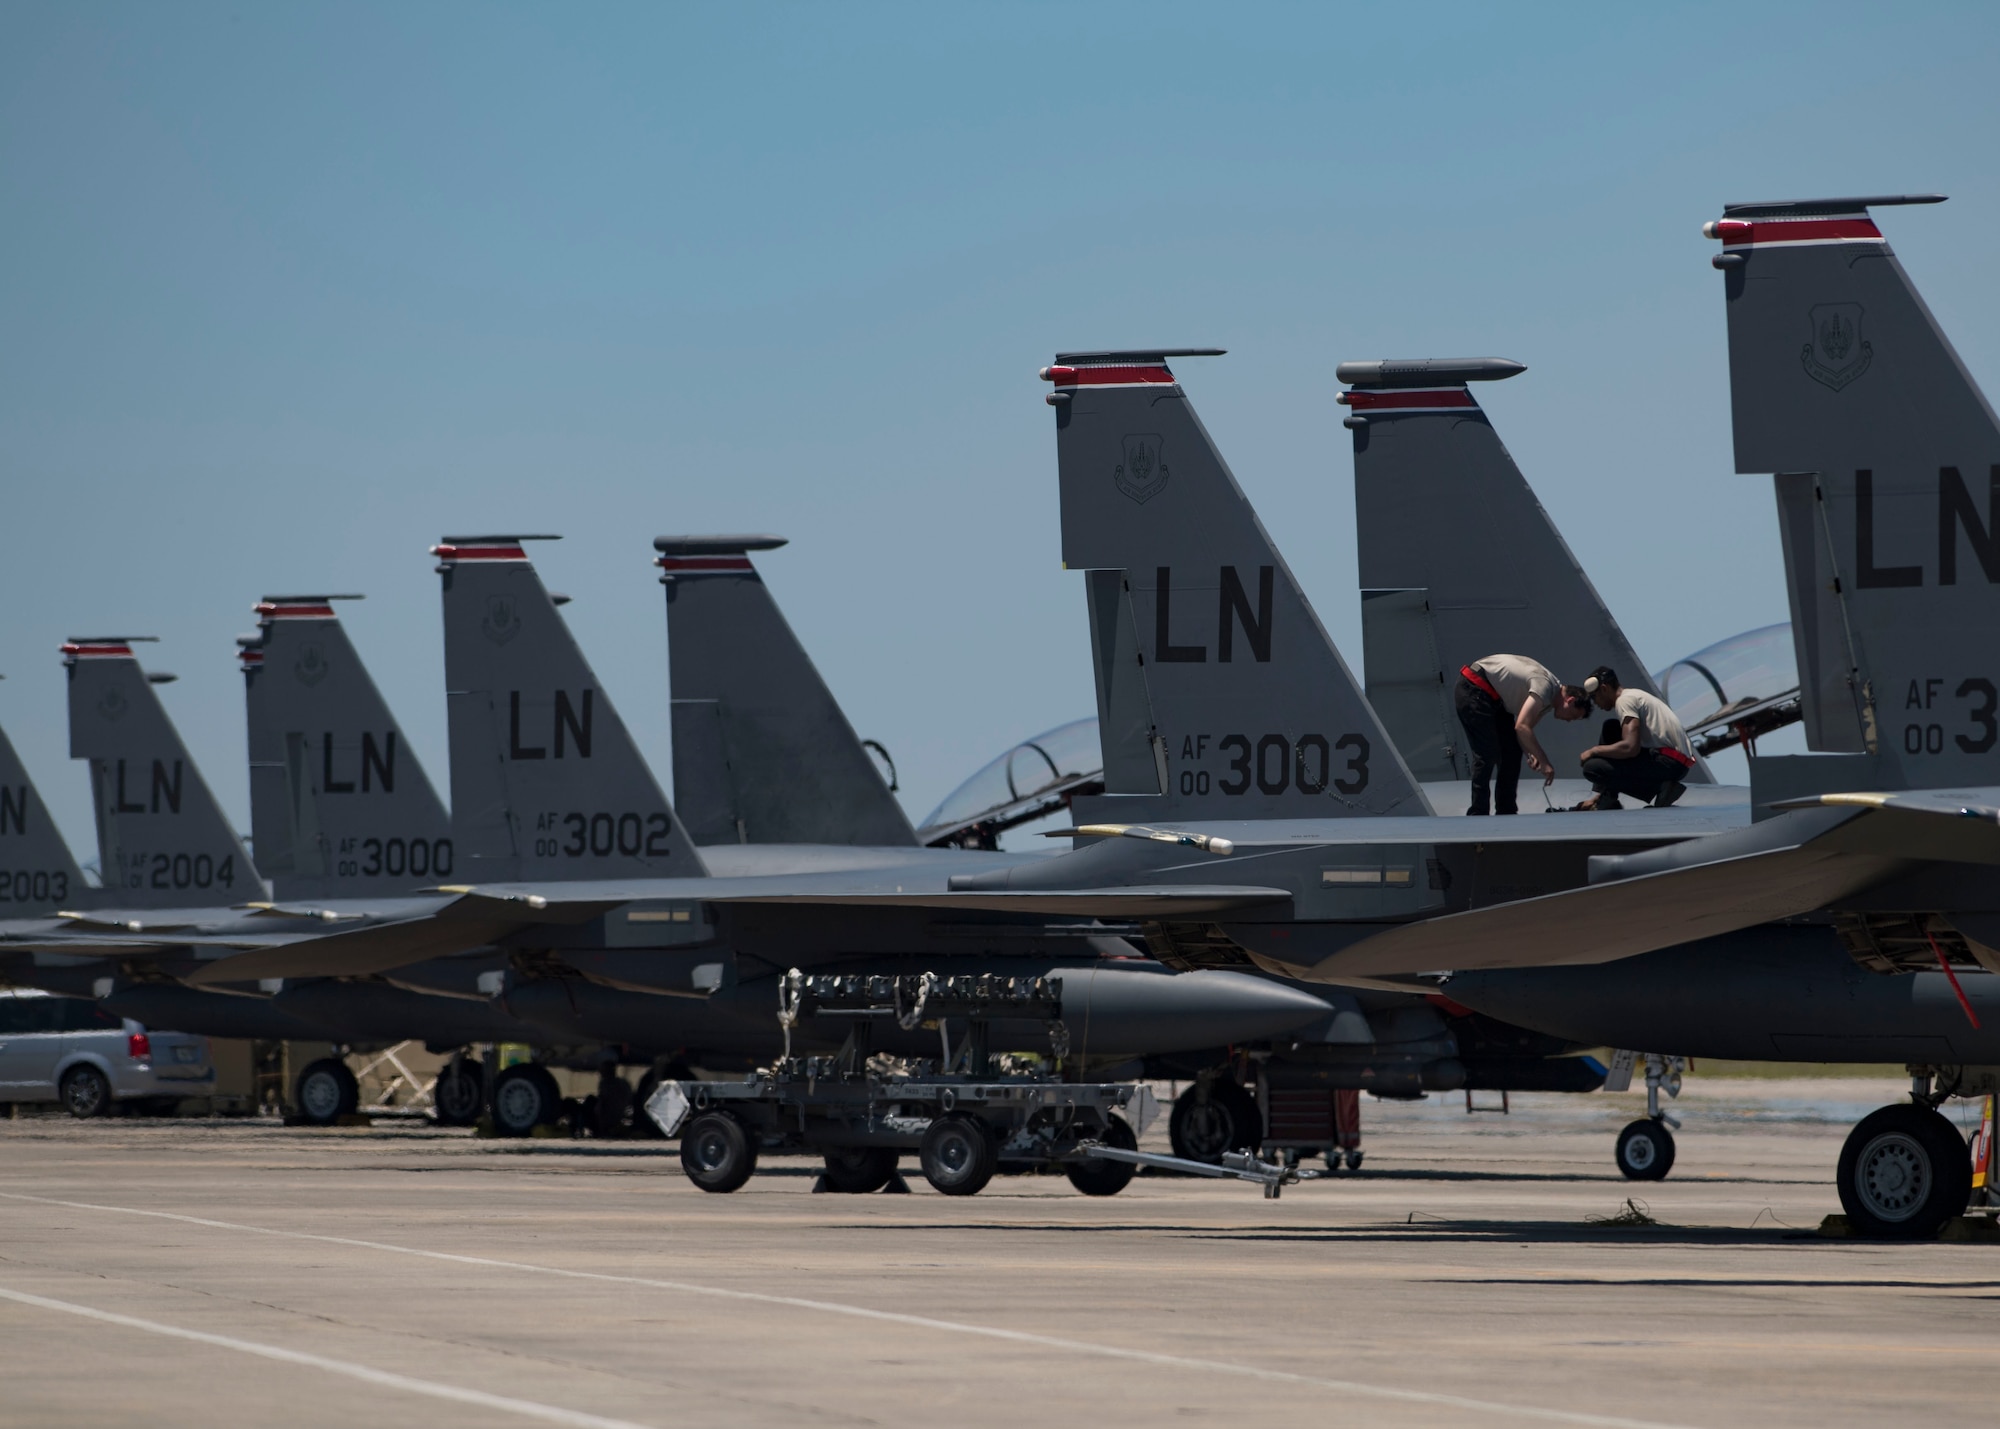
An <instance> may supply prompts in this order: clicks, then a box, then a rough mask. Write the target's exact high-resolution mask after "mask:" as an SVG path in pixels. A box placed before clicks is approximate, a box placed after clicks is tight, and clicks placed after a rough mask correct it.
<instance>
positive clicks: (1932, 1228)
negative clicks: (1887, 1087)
mask: <svg viewBox="0 0 2000 1429" xmlns="http://www.w3.org/2000/svg"><path fill="white" fill-rule="evenodd" d="M1839 1186H1840V1204H1841V1208H1842V1209H1843V1210H1845V1211H1846V1212H1847V1220H1848V1224H1850V1225H1851V1226H1853V1227H1854V1230H1855V1232H1856V1233H1857V1234H1859V1235H1861V1236H1864V1237H1867V1238H1868V1239H1870V1240H1929V1239H1930V1238H1931V1237H1932V1236H1935V1235H1936V1234H1937V1233H1938V1232H1939V1231H1940V1230H1942V1229H1943V1228H1944V1223H1945V1222H1946V1221H1948V1220H1950V1219H1951V1218H1952V1217H1954V1216H1959V1215H1963V1214H1964V1213H1965V1206H1966V1202H1967V1201H1968V1200H1970V1199H1971V1196H1972V1163H1971V1161H1970V1159H1969V1158H1968V1157H1967V1155H1966V1151H1965V1143H1964V1142H1963V1141H1962V1140H1960V1139H1959V1135H1958V1130H1957V1128H1955V1127H1954V1126H1952V1124H1951V1122H1950V1121H1949V1120H1948V1119H1946V1118H1945V1117H1943V1116H1941V1115H1939V1114H1938V1113H1937V1112H1935V1111H1932V1110H1931V1109H1930V1108H1929V1107H1921V1106H1916V1105H1914V1104H1908V1103H1905V1104H1901V1105H1897V1106H1885V1107H1883V1108H1881V1109H1880V1110H1879V1111H1872V1112H1870V1113H1869V1114H1868V1115H1867V1116H1864V1117H1863V1118H1861V1120H1860V1122H1858V1123H1857V1124H1856V1125H1855V1128H1854V1130H1853V1131H1851V1132H1849V1133H1848V1134H1847V1141H1846V1144H1845V1145H1843V1146H1842V1147H1841V1148H1840V1170H1839Z"/></svg>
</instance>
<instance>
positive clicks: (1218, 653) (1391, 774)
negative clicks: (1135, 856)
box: [1043, 348, 1430, 818]
mask: <svg viewBox="0 0 2000 1429" xmlns="http://www.w3.org/2000/svg"><path fill="white" fill-rule="evenodd" d="M1204 355H1213V354H1212V352H1206V351H1205V352H1192V351H1183V352H1170V351H1163V350H1161V349H1159V348H1152V349H1148V350H1145V351H1139V352H1099V353H1064V354H1059V355H1058V356H1057V358H1056V364H1055V366H1053V367H1050V368H1047V369H1045V370H1044V372H1043V376H1044V378H1046V379H1047V380H1048V381H1050V382H1052V383H1054V385H1055V390H1054V391H1052V392H1051V393H1050V394H1049V401H1050V403H1051V404H1052V405H1053V406H1054V407H1055V409H1056V455H1057V462H1058V466H1059V468H1060V471H1061V482H1062V543H1063V545H1062V549H1063V564H1064V565H1065V566H1067V567H1068V568H1070V569H1071V570H1087V571H1093V572H1094V571H1116V572H1122V573H1123V574H1122V576H1121V577H1119V578H1118V582H1117V584H1116V585H1111V584H1106V583H1105V582H1104V581H1103V580H1102V579H1100V578H1093V579H1092V581H1091V582H1090V584H1089V596H1088V599H1089V608H1090V611H1091V618H1092V642H1091V643H1092V648H1093V650H1094V652H1095V653H1096V656H1097V659H1098V661H1099V664H1100V668H1099V670H1098V672H1097V688H1098V694H1099V700H1100V704H1103V703H1104V702H1105V701H1107V700H1109V701H1110V702H1111V705H1110V707H1109V708H1100V710H1099V717H1100V720H1101V722H1102V724H1101V727H1102V729H1103V731H1104V732H1105V734H1106V735H1107V736H1111V735H1112V734H1113V733H1114V732H1115V731H1120V730H1123V731H1126V732H1127V735H1128V738H1129V736H1130V734H1131V733H1133V732H1135V731H1136V730H1137V729H1139V728H1140V727H1141V726H1143V725H1146V724H1148V723H1149V722H1150V725H1151V729H1150V732H1149V734H1148V736H1147V746H1146V747H1140V748H1136V749H1113V748H1109V747H1107V749H1106V751H1105V765H1106V769H1107V771H1112V770H1119V771H1124V773H1125V776H1126V778H1127V781H1128V782H1126V783H1124V784H1123V785H1120V784H1117V783H1108V786H1107V787H1108V792H1110V793H1142V794H1143V793H1153V792H1159V793H1162V794H1163V796H1164V797H1163V800H1162V803H1161V805H1160V811H1159V813H1158V814H1157V815H1149V817H1181V818H1189V817H1209V818H1215V817H1226V818H1310V817H1327V816H1331V815H1346V814H1387V813H1428V812H1430V809H1429V806H1428V804H1427V803H1426V802H1425V800H1424V796H1423V792H1422V790H1421V789H1419V788H1418V787H1417V783H1416V780H1415V779H1414V778H1412V777H1411V774H1410V771H1409V769H1408V767H1407V766H1406V765H1405V764H1404V762H1403V758H1402V756H1401V755H1400V754H1399V753H1398V752H1397V750H1396V746H1395V744H1394V743H1393V742H1392V741H1391V740H1390V738H1389V736H1388V734H1387V732H1386V731H1385V730H1384V729H1383V727H1382V725H1381V723H1380V722H1379V721H1378V720H1377V719H1376V717H1375V712H1374V711H1373V710H1372V709H1370V708H1369V705H1368V702H1367V700H1366V699H1365V698H1363V696H1362V693H1361V690H1360V687H1359V686H1358V685H1357V684H1356V682H1355V680H1354V677H1353V675H1352V674H1351V673H1350V672H1349V670H1348V668H1347V664H1346V662H1345V661H1343V660H1342V659H1341V657H1340V652H1339V651H1338V650H1336V649H1335V648H1334V644H1333V641H1332V640H1331V639H1330V638H1329V637H1328V635H1327V633H1326V629H1325V627H1324V626H1322V625H1321V624H1320V621H1319V617H1318V615H1317V614H1315V613H1314V611H1313V608H1312V606H1311V604H1310V603H1309V602H1308V601H1307V600H1306V597H1305V593H1304V592H1303V591H1302V590H1300V588H1299V585H1298V582H1297V581H1296V580H1295V579H1293V576H1292V573H1291V570H1290V569H1289V568H1288V567H1287V566H1286V565H1285V562H1284V558H1283V557H1282V556H1280V555H1279V554H1278V552H1277V549H1276V548H1275V547H1274V546H1273V545H1272V543H1271V538H1270V537H1269V535H1267V534H1266V533H1265V531H1264V527H1263V524H1262V523H1261V522H1259V521H1258V519H1257V514H1256V512H1255V511H1254V510H1252V509H1251V506H1250V503H1249V501H1248V500H1246V499H1245V497H1244V495H1243V492H1242V489H1241V488H1240V487H1238V486H1237V484H1236V478H1235V477H1234V476H1232V475H1231V474H1230V471H1229V468H1228V466H1227V465H1226V464H1225V463H1224V462H1223V460H1222V456H1221V453H1219V452H1218V451H1217V450H1216V449H1215V444H1214V443H1213V442H1212V441H1210V440H1209V436H1208V433H1207V431H1206V430H1204V429H1203V427H1202V425H1201V422H1200V420H1199V419H1198V418H1197V417H1196V416H1195V413H1194V408H1193V406H1192V404H1190V403H1189V401H1188V400H1187V397H1186V395H1185V394H1184V393H1183V392H1182V390H1181V387H1180V384H1179V382H1178V381H1177V380H1176V379H1175V377H1174V375H1173V373H1172V372H1171V371H1170V370H1169V369H1168V367H1167V359H1168V358H1170V357H1176V356H1204ZM1135 644H1136V648H1132V647H1133V646H1134V645H1135ZM1108 659H1116V660H1120V661H1123V660H1129V661H1130V662H1131V664H1132V665H1133V666H1134V667H1135V669H1133V670H1125V669H1122V668H1104V667H1103V666H1104V662H1105V661H1106V660H1108ZM1140 670H1143V679H1141V678H1139V671H1140ZM1161 775H1164V779H1165V788H1164V789H1160V788H1159V787H1158V783H1159V776H1161Z"/></svg>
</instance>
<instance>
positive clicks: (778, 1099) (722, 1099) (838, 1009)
mask: <svg viewBox="0 0 2000 1429" xmlns="http://www.w3.org/2000/svg"><path fill="white" fill-rule="evenodd" d="M814 1015H822V1016H835V1017H845V1018H848V1019H850V1021H849V1031H848V1035H847V1039H846V1041H845V1042H844V1043H843V1045H842V1046H841V1049H840V1051H839V1052H838V1053H836V1054H835V1055H833V1056H830V1057H794V1056H792V1055H790V1053H791V1033H792V1029H793V1028H794V1027H796V1026H797V1025H798V1023H799V1020H800V1019H801V1018H804V1017H808V1016H814ZM886 1017H893V1018H895V1019H896V1022H897V1025H898V1026H899V1027H901V1028H903V1029H904V1030H906V1031H909V1030H914V1029H916V1028H918V1027H922V1026H927V1025H935V1026H936V1027H937V1029H938V1035H939V1042H940V1052H941V1055H940V1057H939V1059H938V1060H937V1061H936V1062H935V1063H933V1062H930V1061H928V1060H925V1061H918V1062H914V1063H909V1062H906V1063H902V1064H900V1065H893V1066H891V1065H884V1064H883V1062H882V1061H877V1062H875V1063H873V1064H871V1057H872V1056H873V1050H872V1049H873V1045H874V1029H875V1028H876V1026H877V1025H879V1023H880V1021H881V1019H883V1018H886ZM998 1017H1004V1018H1008V1019H1013V1020H1020V1019H1025V1018H1040V1019H1042V1020H1044V1021H1046V1022H1047V1023H1049V1025H1050V1044H1051V1046H1052V1047H1053V1048H1054V1049H1055V1052H1056V1056H1057V1064H1058V1067H1059V1066H1060V1062H1061V1059H1062V1057H1063V1056H1064V1055H1065V1054H1066V1048H1067V1042H1068V1038H1067V1036H1066V1033H1065V1031H1064V1028H1063V1024H1062V1003H1061V991H1060V987H1059V985H1058V984H1056V983H1054V982H1051V981H1050V980H1049V979H1047V978H1041V977H1000V976H996V975H993V974H979V975H977V976H958V977H939V976H937V975H936V974H934V973H923V974H910V975H903V976H889V975H880V974H876V975H852V974H850V975H834V976H818V977H808V976H806V975H805V974H803V973H801V972H799V971H798V970H797V969H796V968H795V969H793V970H792V971H791V972H790V973H788V974H787V975H786V976H785V978H784V980H783V982H782V984H781V993H780V1007H779V1013H778V1021H779V1024H780V1025H781V1026H782V1027H783V1029H784V1032H785V1046H786V1055H785V1056H784V1057H782V1058H781V1059H780V1060H779V1061H778V1062H777V1063H776V1064H774V1065H773V1066H771V1067H768V1068H763V1069H760V1070H758V1071H756V1072H754V1073H752V1074H751V1075H750V1076H748V1077H746V1078H744V1079H743V1080H742V1081H735V1082H685V1081H674V1082H662V1083H661V1084H660V1086H659V1088H658V1089H657V1090H656V1091H655V1092H654V1093H653V1095H652V1096H651V1097H650V1098H649V1099H648V1100H647V1103H646V1112H647V1114H648V1115H649V1116H651V1117H652V1118H653V1120H654V1121H655V1122H656V1123H657V1124H658V1125H659V1127H660V1129H661V1131H663V1132H665V1133H666V1134H667V1135H668V1136H670V1137H671V1136H679V1137H680V1142H681V1167H682V1169H683V1170H685V1171H686V1172H687V1176H688V1179H689V1180H690V1181H693V1182H694V1184H695V1185H697V1186H699V1187H700V1188H701V1189H702V1190H704V1191H716V1192H725V1191H734V1190H737V1189H739V1188H740V1187H741V1186H743V1185H744V1184H745V1183H746V1182H747V1181H749V1179H750V1177H751V1176H752V1175H753V1174H755V1172H756V1169H757V1158H758V1155H759V1154H760V1153H761V1152H801V1151H803V1152H816V1153H818V1154H819V1155H821V1156H822V1157H824V1158H825V1162H826V1166H825V1170H824V1171H823V1173H822V1174H821V1177H820V1181H819V1183H818V1185H817V1186H816V1187H815V1189H816V1190H826V1191H840V1192H849V1193H862V1192H868V1191H879V1190H883V1189H885V1188H901V1178H900V1177H899V1175H898V1173H897V1170H896V1163H897V1161H898V1159H899V1158H900V1157H901V1156H902V1154H903V1153H905V1152H909V1151H914V1152H916V1153H917V1158H918V1164H919V1165H920V1166H921V1168H922V1170H923V1174H924V1179H925V1180H927V1181H929V1182H930V1184H931V1185H932V1187H933V1188H935V1189H936V1190H938V1191H939V1192H941V1193H943V1194H944V1195H947V1196H970V1195H975V1194H977V1193H978V1192H979V1191H980V1190H982V1189H983V1188H984V1187H985V1186H986V1184H987V1182H988V1181H990V1180H992V1178H993V1176H994V1174H995V1173H996V1172H998V1171H1000V1170H1002V1169H1012V1170H1023V1171H1025V1170H1031V1169H1040V1168H1054V1167H1060V1168H1061V1170H1062V1171H1063V1173H1064V1174H1065V1175H1066V1176H1068V1178H1069V1180H1070V1184H1071V1185H1073V1186H1075V1187H1076V1189H1077V1190H1079V1191H1081V1192H1083V1193H1084V1194H1085V1195H1088V1196H1115V1195H1116V1194H1118V1192H1120V1191H1122V1190H1124V1189H1125V1187H1126V1185H1127V1183H1129V1182H1130V1181H1131V1179H1132V1177H1133V1175H1134V1174H1135V1173H1136V1172H1137V1171H1138V1168H1139V1167H1141V1166H1146V1165H1158V1166H1161V1167H1166V1168H1172V1169H1177V1170H1187V1171H1192V1172H1194V1173H1195V1174H1199V1175H1204V1176H1218V1175H1220V1176H1230V1177H1235V1178H1238V1179H1243V1180H1249V1181H1255V1182H1257V1183H1259V1184H1261V1185H1263V1186H1265V1188H1266V1194H1267V1195H1275V1194H1276V1193H1277V1188H1278V1186H1280V1185H1282V1184H1288V1183H1290V1182H1292V1181H1296V1180H1299V1179H1302V1177H1304V1176H1309V1175H1310V1174H1311V1173H1309V1172H1306V1173H1301V1172H1299V1171H1297V1170H1296V1169H1292V1168H1285V1167H1280V1166H1273V1165H1270V1164H1268V1163H1264V1162H1259V1161H1255V1160H1254V1159H1251V1158H1242V1157H1232V1158H1230V1161H1231V1163H1232V1164H1229V1165H1226V1166H1222V1167H1217V1166H1210V1165H1207V1164H1204V1163H1199V1162H1184V1161H1182V1160H1180V1159H1179V1158H1177V1157H1172V1156H1158V1155H1153V1154H1150V1153H1146V1152H1141V1151H1139V1150H1138V1138H1139V1136H1141V1135H1143V1134H1144V1133H1145V1131H1146V1129H1147V1127H1148V1126H1150V1125H1151V1124H1152V1121H1153V1119H1154V1117H1155V1116H1156V1115H1157V1114H1158V1110H1159V1107H1158V1103H1157V1102H1156V1101H1155V1100H1154V1097H1153V1093H1152V1090H1151V1088H1149V1087H1147V1086H1145V1085H1144V1084H1143V1083H1137V1082H1080V1081H1067V1080H1064V1079H1062V1077H1061V1076H1060V1075H1057V1074H1051V1073H1048V1072H1041V1071H1016V1070H1000V1069H997V1068H996V1067H995V1065H994V1057H993V1054H992V1051H991V1047H990V1040H989V1030H990V1024H991V1021H992V1019H994V1018H998ZM954 1023H957V1024H959V1025H960V1026H962V1027H963V1029H964V1035H963V1037H962V1039H961V1040H960V1041H959V1042H958V1043H957V1044H956V1045H954V1044H953V1042H952V1030H953V1024H954ZM1114 1113H1115V1114H1114ZM1238 1161H1240V1162H1242V1163H1243V1164H1240V1165H1238V1164H1233V1163H1235V1162H1238Z"/></svg>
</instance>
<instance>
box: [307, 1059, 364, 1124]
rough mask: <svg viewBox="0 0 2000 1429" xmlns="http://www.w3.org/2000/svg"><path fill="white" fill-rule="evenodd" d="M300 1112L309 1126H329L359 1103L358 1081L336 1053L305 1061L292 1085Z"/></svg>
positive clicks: (359, 1085)
mask: <svg viewBox="0 0 2000 1429" xmlns="http://www.w3.org/2000/svg"><path fill="white" fill-rule="evenodd" d="M292 1100H293V1101H295V1102H296V1103H297V1104H298V1108H299V1115H300V1116H301V1117H303V1118H304V1119H305V1121H306V1123H307V1124H308V1125H311V1126H332V1125H334V1123H336V1122H338V1121H339V1120H340V1119H341V1118H342V1117H343V1116H352V1115H353V1114H354V1109H355V1108H356V1107H357V1106H359V1105H360V1104H361V1084H360V1083H359V1082H357V1081H355V1080H354V1073H352V1072H350V1071H349V1070H348V1069H347V1063H345V1062H343V1061H341V1060H340V1058H338V1057H322V1058H320V1059H319V1060H318V1061H317V1062H308V1063H307V1064H306V1069H305V1070H304V1071H303V1072H300V1073H299V1079H298V1081H297V1082H295V1083H294V1084H293V1086H292Z"/></svg>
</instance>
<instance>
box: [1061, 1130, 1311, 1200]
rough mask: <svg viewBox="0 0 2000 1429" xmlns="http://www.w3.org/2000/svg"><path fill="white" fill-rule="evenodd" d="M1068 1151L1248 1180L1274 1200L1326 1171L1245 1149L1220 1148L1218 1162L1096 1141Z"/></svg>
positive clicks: (1084, 1156) (1083, 1156)
mask: <svg viewBox="0 0 2000 1429" xmlns="http://www.w3.org/2000/svg"><path fill="white" fill-rule="evenodd" d="M1071 1154H1072V1155H1074V1156H1075V1157H1076V1158H1077V1159H1078V1160H1086V1159H1087V1160H1091V1161H1127V1162H1130V1163H1131V1164H1132V1165H1134V1166H1156V1167H1158V1168H1159V1169H1160V1170H1162V1171H1180V1172H1183V1173H1185V1174H1186V1175H1189V1176H1213V1177H1216V1178H1218V1179H1221V1180H1225V1181H1250V1182H1254V1183H1255V1184H1257V1185H1259V1186H1262V1187H1263V1188H1264V1199H1265V1200H1267V1201H1275V1200H1277V1199H1278V1193H1279V1192H1280V1191H1282V1190H1283V1189H1284V1188H1285V1187H1287V1186H1295V1185H1297V1184H1298V1183H1299V1182H1301V1181H1317V1180H1318V1179H1319V1178H1320V1177H1322V1176H1324V1175H1326V1172H1324V1171H1320V1170H1317V1169H1315V1168H1313V1167H1310V1166H1308V1167H1298V1166H1286V1165H1283V1164H1281V1163H1278V1162H1274V1161H1265V1160H1263V1159H1261V1158H1260V1157H1258V1156H1255V1155H1253V1154H1252V1153H1250V1152H1248V1151H1225V1152H1223V1153H1222V1164H1221V1165H1220V1166H1217V1165H1214V1164H1212V1163H1210V1162H1207V1161H1189V1160H1187V1159H1186V1158H1185V1157H1181V1156H1163V1155H1161V1154H1160V1153H1159V1152H1157V1151H1127V1150H1125V1149H1124V1148H1123V1147H1118V1146H1106V1145H1104V1144H1103V1143H1101V1142H1096V1141H1085V1142H1081V1143H1079V1144H1078V1146H1077V1148H1076V1150H1075V1151H1074V1152H1073V1153H1071Z"/></svg>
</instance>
